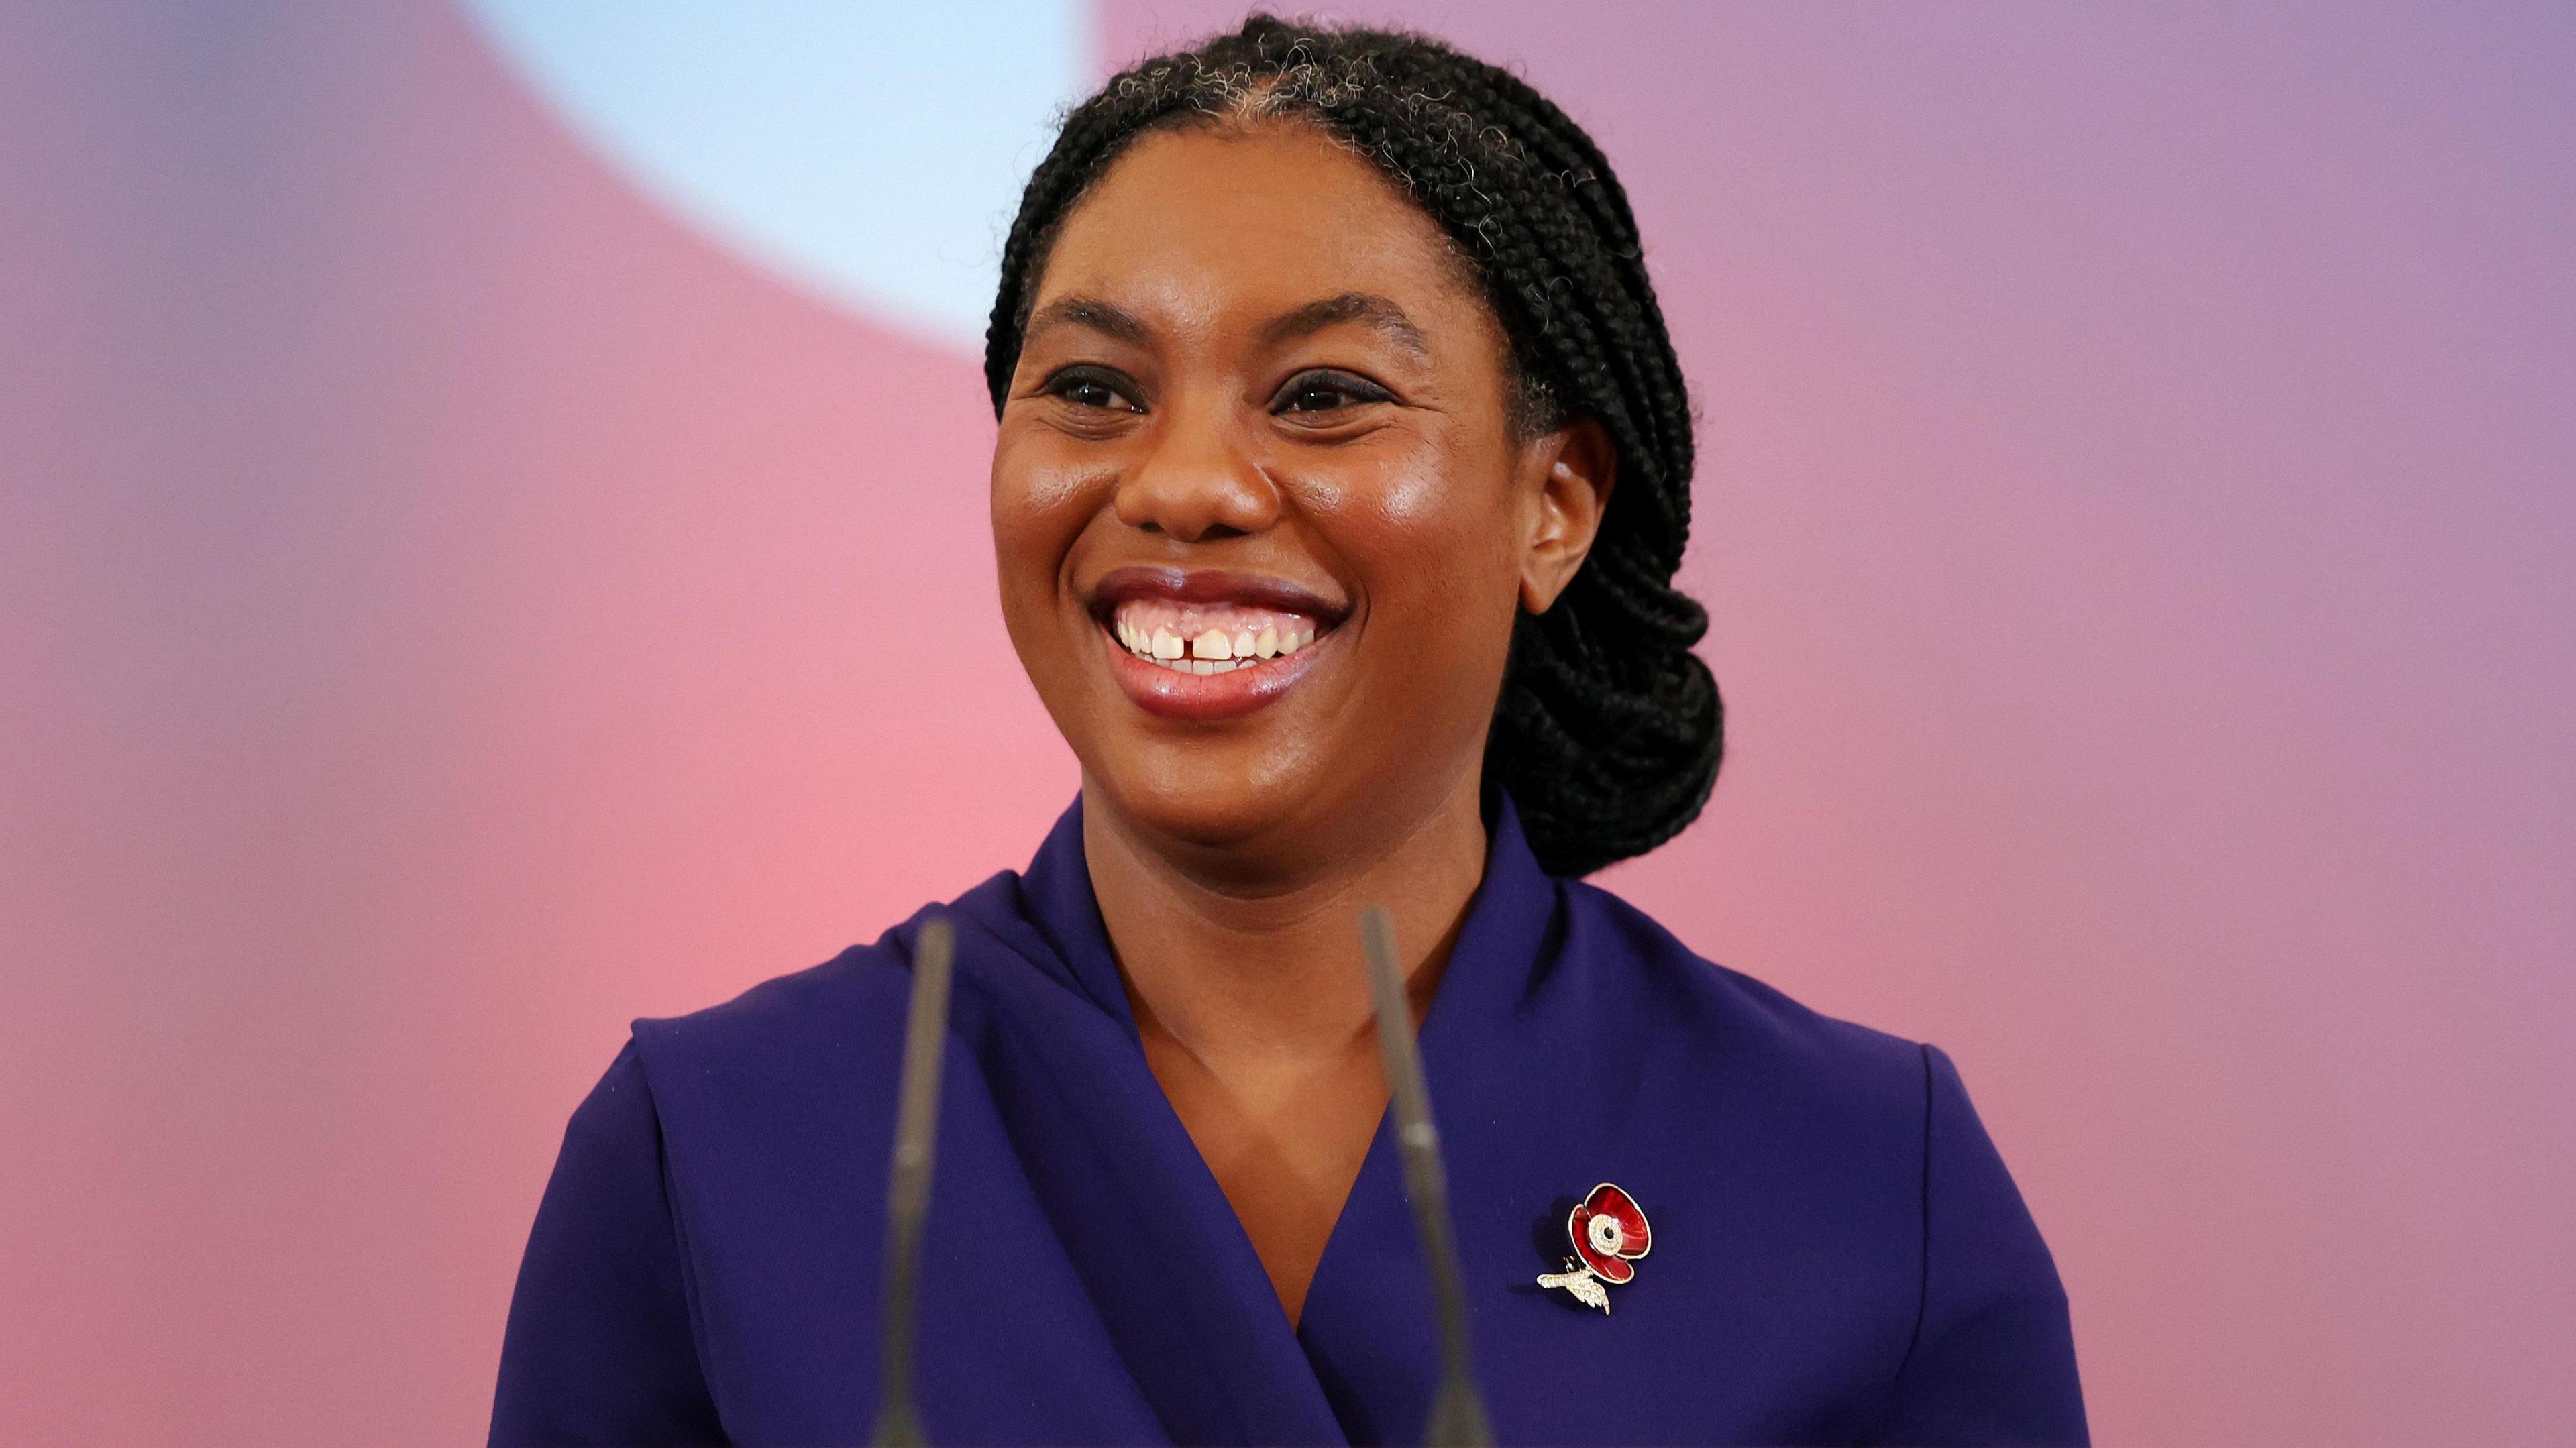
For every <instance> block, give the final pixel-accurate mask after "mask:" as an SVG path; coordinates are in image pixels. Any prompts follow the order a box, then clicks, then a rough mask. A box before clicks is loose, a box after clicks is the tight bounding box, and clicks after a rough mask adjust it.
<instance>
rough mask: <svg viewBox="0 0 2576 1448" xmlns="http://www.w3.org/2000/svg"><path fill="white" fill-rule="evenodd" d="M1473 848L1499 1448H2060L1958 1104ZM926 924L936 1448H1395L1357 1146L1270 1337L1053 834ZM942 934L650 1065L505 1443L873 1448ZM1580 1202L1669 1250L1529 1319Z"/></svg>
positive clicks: (1465, 1205) (1469, 1264) (522, 1377)
mask: <svg viewBox="0 0 2576 1448" xmlns="http://www.w3.org/2000/svg"><path fill="white" fill-rule="evenodd" d="M1492 835H1493V844H1492V848H1491V852H1490V855H1489V858H1488V861H1487V865H1486V874H1485V880H1484V884H1483V886H1482V887H1481V888H1480V889H1479V890H1478V892H1477V895H1476V900H1475V903H1474V904H1473V906H1472V907H1471V909H1470V913H1469V915H1468V919H1467V924H1466V926H1465V928H1464V930H1463V931H1462V932H1461V933H1460V936H1459V940H1458V945H1457V949H1456V953H1455V955H1454V956H1453V957H1452V959H1451V962H1450V965H1449V969H1448V973H1447V975H1446V976H1445V977H1444V978H1443V979H1442V981H1441V985H1440V991H1439V995H1438V997H1437V998H1436V1000H1435V1001H1434V1002H1433V1005H1432V1008H1431V1011H1430V1014H1429V1016H1428V1017H1427V1018H1426V1020H1425V1022H1424V1025H1423V1030H1422V1050H1423V1058H1424V1063H1425V1067H1426V1070H1427V1072H1428V1075H1429V1078H1430V1083H1431V1092H1432V1099H1433V1106H1434V1111H1435V1113H1436V1114H1437V1117H1438V1120H1439V1125H1440V1130H1441V1134H1442V1138H1443V1146H1444V1150H1445V1154H1446V1157H1447V1160H1448V1167H1449V1176H1450V1189H1451V1192H1452V1197H1453V1201H1452V1208H1453V1210H1454V1212H1455V1214H1456V1217H1457V1228H1458V1240H1459V1250H1460V1252H1461V1255H1462V1259H1463V1262H1464V1265H1465V1269H1466V1277H1467V1283H1468V1290H1469V1294H1470V1303H1469V1306H1470V1310H1471V1312H1472V1314H1473V1328H1474V1333H1475V1351H1476V1361H1477V1366H1478V1371H1479V1377H1480V1379H1481V1380H1482V1382H1483V1385H1484V1389H1485V1393H1486V1396H1487V1399H1488V1401H1489V1402H1490V1404H1491V1406H1492V1409H1493V1417H1494V1424H1495V1429H1496V1432H1497V1434H1498V1436H1499V1437H1500V1439H1501V1440H1502V1441H1503V1442H1506V1443H1629V1444H1653V1443H1853V1442H1889V1443H1915V1444H1942V1443H2078V1442H2082V1441H2084V1437H2085V1428H2084V1410H2083V1402H2082V1396H2081V1393H2080V1391H2079V1389H2078V1387H2077V1383H2076V1372H2075V1358H2074V1348H2073V1344H2072V1341H2071V1339H2070V1337H2069V1334H2068V1330H2067V1316H2066V1299H2065V1295H2064V1293H2063V1291H2062V1290H2061V1288H2060V1287H2059V1284H2058V1280H2057V1273H2056V1269H2055V1267H2054V1265H2053V1264H2052V1263H2051V1262H2050V1259H2049V1255H2048V1249H2047V1248H2046V1246H2045V1245H2043V1244H2042V1242H2041V1240H2040V1237H2039V1233H2038V1230H2037V1229H2036V1228H2035V1227H2034V1226H2033V1224H2032V1222H2031V1219H2030V1215H2029V1213H2028V1212H2027V1211H2026V1210H2025V1209H2024V1208H2023V1206H2022V1203H2021V1198H2020V1196H2019V1194H2018V1193H2016V1192H2015V1191H2014V1189H2013V1185H2012V1180H2011V1177H2010V1176H2009V1175H2008V1174H2007V1173H2006V1171H2005V1169H2004V1165H2003V1162H2002V1159H2001V1158H2000V1157H1998V1156H1997V1155H1996V1153H1995V1149H1994V1146H1993V1144H1992V1143H1991V1142H1990V1141H1988V1139H1987V1138H1986V1135H1985V1132H1984V1130H1983V1129H1982V1128H1981V1127H1980V1126H1979V1125H1978V1123H1977V1118H1976V1114H1975V1112H1974V1110H1973V1109H1972V1108H1971V1107H1970V1106H1969V1104H1968V1098H1967V1095H1966V1093H1965V1091H1964V1090H1963V1089H1962V1088H1961V1086H1960V1084H1959V1078H1958V1074H1957V1072H1956V1071H1955V1070H1954V1069H1953V1068H1952V1066H1951V1064H1950V1062H1949V1060H1948V1058H1947V1057H1945V1056H1943V1055H1941V1053H1940V1052H1938V1051H1936V1050H1933V1049H1932V1048H1930V1047H1927V1046H1917V1045H1914V1044H1911V1043H1908V1042H1905V1041H1900V1040H1897V1039H1895V1038H1894V1037H1890V1036H1886V1035H1881V1034H1879V1033H1877V1032H1874V1031H1869V1030H1864V1029H1862V1028H1860V1027H1857V1026H1851V1025H1846V1024H1844V1023H1842V1022H1839V1021H1834V1020H1829V1019H1826V1018H1824V1017H1822V1016H1818V1015H1816V1014H1815V1013H1813V1012H1811V1011H1808V1010H1806V1009H1804V1008H1803V1007H1801V1006H1799V1005H1797V1004H1796V1003H1794V1002H1792V1001H1790V1000H1789V999H1787V998H1786V997H1784V996H1782V995H1781V994H1779V993H1778V992H1777V991H1774V990H1771V989H1770V988H1768V987H1766V986H1763V985H1761V984H1760V983H1758V982H1756V981H1753V980H1750V979H1748V978H1746V977H1744V976H1741V975H1737V974H1734V973H1732V972H1729V971H1726V970H1722V969H1720V968H1718V967H1716V966H1713V965H1710V964H1709V963H1707V962H1706V961H1703V960H1701V959H1699V958H1698V957H1696V956H1694V955H1692V954H1691V953H1690V951H1688V950H1687V949H1685V948H1684V947H1683V946H1682V945H1681V944H1680V942H1678V941H1676V940H1675V939H1673V937H1672V936H1670V935H1669V934H1667V933H1666V932H1665V931H1664V930H1663V929H1662V928H1660V927H1659V926H1657V925H1656V924H1655V923H1654V922H1653V921H1651V920H1648V919H1647V918H1645V917H1644V916H1643V915H1640V914H1638V913H1637V912H1636V911H1635V910H1633V909H1631V908H1629V907H1628V906H1627V905H1626V904H1624V903H1623V902H1621V901H1620V900H1618V899H1617V898H1616V897H1614V896H1612V895H1609V894H1607V893H1606V892H1603V891H1601V890H1597V889H1594V888H1592V887H1590V886H1587V885H1584V884H1581V883H1578V882H1573V881H1565V880H1558V879H1552V878H1550V877H1548V876H1546V875H1544V874H1542V873H1540V871H1539V869H1538V865H1537V862H1536V861H1535V859H1534V858H1533V857H1532V856H1531V854H1530V852H1529V848H1528V845H1527V844H1526V842H1525V841H1524V840H1523V839H1522V837H1521V833H1520V829H1519V825H1518V823H1517V821H1516V820H1515V819H1514V817H1513V815H1512V812H1511V809H1510V806H1509V803H1508V802H1507V801H1503V802H1498V804H1497V807H1496V810H1495V814H1494V828H1493V831H1492ZM948 911H949V914H950V915H951V916H952V918H954V919H955V920H956V922H957V925H958V948H957V974H956V987H955V1002H954V1016H953V1020H952V1023H951V1029H952V1031H953V1035H952V1042H951V1047H950V1051H949V1054H948V1058H947V1073H946V1087H945V1092H944V1096H943V1099H942V1102H941V1112H940V1142H939V1158H938V1167H937V1176H936V1179H935V1183H934V1187H933V1193H932V1220H931V1224H930V1227H929V1229H928V1232H927V1234H926V1246H925V1250H924V1290H923V1300H922V1314H921V1329H920V1331H921V1346H922V1350H921V1357H920V1371H921V1402H922V1412H923V1417H924V1419H925V1422H926V1425H927V1427H928V1430H929V1432H930V1435H931V1436H932V1438H933V1439H934V1440H935V1441H940V1442H949V1443H958V1444H1017V1443H1086V1444H1123V1443H1174V1442H1177V1443H1196V1444H1299V1443H1344V1442H1348V1443H1354V1444H1374V1443H1412V1442H1418V1441H1419V1440H1420V1437H1421V1432H1422V1427H1423V1422H1424V1419H1425V1417H1426V1415H1427V1413H1428V1411H1429V1404H1430V1393H1431V1387H1432V1384H1433V1381H1434V1366H1435V1363H1436V1361H1437V1346H1436V1343H1435V1341H1434V1336H1433V1331H1434V1329H1433V1317H1432V1311H1431V1301H1430V1288H1429V1279H1428V1275H1427V1273H1426V1271H1425V1269H1424V1266H1423V1262H1422V1259H1421V1255H1420V1251H1419V1248H1418V1246H1417V1244H1416V1242H1415V1240H1414V1233H1413V1227H1412V1222H1411V1219H1410V1216H1409V1214H1408V1211H1407V1208H1406V1206H1405V1202H1404V1197H1403V1188H1402V1179H1401V1178H1402V1173H1401V1169H1400V1165H1399V1163H1398V1161H1397V1160H1396V1157H1395V1154H1394V1143H1393V1141H1392V1139H1391V1137H1390V1135H1389V1133H1388V1131H1387V1130H1386V1129H1385V1128H1384V1126H1383V1125H1382V1126H1381V1128H1380V1130H1379V1133H1378V1136H1377V1139H1376V1140H1375V1141H1374V1142H1373V1143H1372V1144H1371V1145H1370V1148H1369V1154H1368V1158H1367V1161H1366V1163H1365V1164H1364V1165H1363V1166H1362V1167H1361V1170H1360V1175H1359V1179H1358V1181H1357V1183H1356V1184H1355V1185H1354V1186H1353V1188H1352V1191H1351V1197H1350V1201H1349V1203H1348V1205H1347V1206H1346V1207H1345V1208H1344V1209H1343V1213H1342V1216H1341V1219H1340V1221H1339V1222H1338V1224H1337V1225H1336V1226H1335V1228H1334V1231H1333V1235H1332V1239H1331V1241H1330V1243H1329V1245H1328V1246H1327V1247H1326V1249H1325V1252H1324V1257H1323V1261H1322V1263H1321V1265H1320V1266H1319V1267H1318V1269H1317V1271H1316V1274H1315V1280H1314V1285H1313V1287H1312V1290H1311V1292H1310V1293H1309V1295H1308V1298H1307V1302H1306V1309H1305V1318H1304V1322H1303V1324H1302V1325H1301V1326H1300V1327H1298V1328H1295V1329H1292V1328H1291V1326H1290V1324H1289V1323H1288V1321H1287V1318H1286V1317H1285V1315H1284V1314H1282V1313H1281V1312H1280V1310H1279V1305H1278V1301H1277V1299H1276V1298H1275V1297H1274V1296H1273V1295H1272V1293H1271V1289H1270V1284H1269V1280H1268V1278H1267V1277H1266V1276H1265V1275H1264V1274H1263V1272H1262V1269H1261V1264H1260V1261H1259V1259H1258V1258H1257V1257H1256V1256H1255V1255H1254V1253H1253V1250H1252V1246H1251V1243H1250V1241H1249V1240H1248V1239H1247V1238H1246V1237H1245V1236H1244V1234H1243V1231H1242V1228H1241V1227H1240V1226H1239V1225H1238V1224H1237V1222H1236V1220H1235V1217H1234V1214H1233V1212H1232V1210H1231V1209H1230V1208H1229V1207H1228V1206H1227V1204H1226V1201H1225V1198H1224V1195H1223V1194H1222V1193H1221V1192H1220V1191H1219V1190H1218V1188H1217V1185H1216V1181H1215V1179H1214V1178H1213V1177H1212V1176H1210V1175H1209V1173H1208V1170H1207V1168H1206V1165H1205V1164H1204V1163H1203V1162H1202V1161H1201V1159H1200V1157H1199V1155H1198V1152H1197V1150H1196V1149H1195V1148H1194V1147H1193V1146H1192V1145H1191V1142H1190V1139H1189V1136H1188V1134H1187V1133H1186V1132H1185V1131H1183V1129H1182V1127H1181V1124H1180V1122H1179V1120H1178V1118H1176V1117H1175V1116H1174V1115H1173V1114H1172V1110H1171V1107H1170V1105H1169V1104H1168V1103H1167V1102H1166V1101H1165V1099H1164V1097H1163V1094H1162V1091H1161V1089H1160V1087H1159V1086H1158V1085H1157V1084H1156V1083H1155V1081H1154V1078H1153V1076H1152V1074H1151V1073H1150V1072H1149V1071H1148V1070H1147V1069H1146V1066H1145V1060H1144V1056H1143V1054H1142V1052H1141V1050H1140V1049H1139V1046H1138V1043H1137V1037H1136V1028H1135V1024H1134V1021H1133V1019H1132V1018H1131V1017H1130V1015H1129V1013H1128V1009H1127V1002H1126V996H1125V992H1124V991H1123V989H1122V988H1121V986H1120V984H1119V979H1118V972H1117V966H1116V963H1115V961H1114V959H1113V958H1112V956H1111V954H1110V949H1109V943H1108V939H1107V936H1106V933H1105V932H1104V931H1103V929H1102V927H1101V923H1100V915H1099V909H1098V906H1097V905H1096V903H1095V902H1094V900H1093V898H1092V894H1091V886H1090V879H1089V876H1088V873H1087V872H1086V870H1085V868H1084V865H1083V859H1082V848H1081V805H1080V803H1079V802H1078V801H1077V802H1076V804H1075V806H1074V807H1073V808H1072V809H1070V810H1068V811H1067V812H1066V813H1065V815H1064V817H1063V819H1062V820H1061V821H1059V822H1058V824H1057V826H1056V828H1055V830H1054V832H1053V833H1052V834H1050V835H1049V836H1048V838H1047V841H1046V843H1045V845H1044V846H1043V847H1042V848H1041V849H1040V850H1039V851H1038V855H1037V858H1036V860H1035V862H1034V863H1032V864H1031V866H1030V867H1029V870H1028V872H1027V873H1026V874H1025V875H1013V874H1009V873H1004V874H1001V875H997V876H995V877H994V878H993V879H991V880H989V881H986V882H985V883H984V884H983V885H981V886H978V887H977V888H976V889H975V890H973V891H972V892H970V893H969V894H967V895H966V896H965V897H964V898H963V899H961V900H959V901H957V902H956V903H955V904H954V905H953V906H950V907H948ZM929 913H930V912H927V911H925V912H924V914H923V915H921V916H916V917H915V918H914V919H913V920H912V921H909V922H907V923H906V924H904V925H903V926H901V927H899V928H897V929H896V930H894V931H892V932H890V933H889V934H888V935H887V936H886V937H885V938H884V939H882V940H880V941H878V942H877V943H876V944H875V945H871V946H861V947H857V948H854V949H852V950H849V951H847V952H845V953H844V954H842V955H841V956H840V957H839V958H837V959H835V960H833V961H831V962H830V963H828V964H826V965H823V966H820V967H817V968H815V969H813V970H809V971H805V972H803V973H801V974H797V975H792V976H787V977H784V978H781V979H778V980H774V981H771V982H768V983H767V984H765V985H762V986H759V987H757V988H755V989H753V990H751V991H749V992H747V993H745V994H744V995H743V996H741V997H740V998H739V999H736V1000H734V1001H732V1002H730V1003H728V1004H726V1005H722V1006H718V1007H716V1008H714V1009H712V1010H708V1011H702V1012H699V1013H698V1014H696V1015H692V1016H685V1017H682V1018H679V1019H677V1020H661V1021H638V1022H637V1023H636V1025H635V1035H634V1040H633V1042H632V1043H631V1044H630V1045H629V1046H628V1047H627V1048H626V1050H625V1051H624V1052H623V1053H622V1054H620V1055H619V1057H618V1058H617V1061H616V1063H615V1064H614V1065H612V1066H611V1067H610V1068H609V1072H608V1075H607V1077H606V1079H604V1080H603V1081H602V1082H601V1083H600V1086H599V1089H598V1090H597V1091H595V1092H593V1093H592V1095H591V1097H590V1099H589V1100H588V1101H586V1102H584V1103H583V1104H582V1106H581V1108H580V1110H579V1111H577V1112H576V1113H575V1114H574V1116H573V1121H572V1125H571V1128H570V1129H569V1130H568V1131H567V1132H566V1134H565V1139H564V1150H563V1156H562V1159H561V1161H560V1162H559V1163H558V1164H557V1166H556V1168H555V1175H554V1179H553V1181H552V1183H551V1184H550V1185H549V1186H548V1188H547V1191H546V1197H545V1202H544V1205H543V1206H542V1207H541V1208H540V1209H539V1212H538V1216H537V1223H536V1228H535V1231H534V1233H533V1234H532V1236H531V1238H530V1241H529V1245H528V1255H527V1259H526V1262H525V1264H524V1265H523V1266H522V1268H521V1270H520V1278H519V1287H518V1293H517V1296H516V1298H515V1299H514V1301H513V1302H512V1304H511V1309H510V1323H509V1336H508V1340H507V1343H506V1345H505V1347H504V1349H503V1353H502V1363H501V1380H500V1390H499V1393H498V1396H497V1399H496V1401H495V1404H494V1408H493V1420H492V1441H493V1442H494V1443H496V1444H509V1445H517V1444H535V1443H597V1444H642V1443H711V1442H731V1443H737V1444H745V1445H749V1444H781V1445H785V1444H799V1445H812V1444H825V1443H860V1442H864V1441H866V1439H867V1436H868V1432H869V1429H870V1427H871V1425H872V1421H873V1415H874V1410H875V1404H874V1401H873V1399H874V1396H875V1390H876V1382H877V1371H878V1369H877V1344H876V1334H877V1310H878V1306H877V1290H878V1271H879V1263H878V1254H879V1252H880V1250H881V1243H882V1242H883V1239H884V1230H885V1229H884V1200H885V1167H886V1162H887V1157H888V1153H889V1151H890V1147H891V1142H892V1136H893V1123H894V1095H895V1078H896V1069H897V1060H898V1057H899V1056H900V1054H901V1049H902V1035H903V1022H904V1002H905V993H906V990H907V989H908V986H909V981H910V976H909V974H908V968H907V962H908V960H909V952H910V949H911V946H912V942H913V940H914V936H915V933H916V931H917V930H918V929H919V926H920V924H921V921H922V920H923V919H924V918H926V917H927V915H928V914H929ZM1359 968H1360V966H1359V960H1358V951H1357V942H1356V936H1355V937H1354V944H1353V957H1352V969H1353V970H1354V971H1356V970H1358V969H1359ZM1604 1181H1611V1182H1616V1183H1618V1184H1619V1185H1620V1186H1622V1187H1624V1188H1626V1189H1627V1190H1628V1191H1629V1192H1630V1193H1631V1194H1633V1195H1634V1196H1635V1198H1636V1200H1637V1201H1638V1202H1639V1203H1640V1204H1641V1205H1642V1206H1643V1208H1644V1209H1645V1211H1646V1213H1647V1215H1648V1218H1649V1220H1650V1221H1651V1223H1652V1225H1653V1230H1654V1245H1653V1250H1652V1251H1651V1252H1650V1253H1649V1254H1648V1255H1647V1256H1645V1257H1644V1258H1642V1259H1639V1260H1638V1262H1637V1263H1636V1267H1637V1275H1636V1279H1635V1280H1634V1281H1633V1282H1631V1283H1629V1284H1627V1285H1625V1286H1620V1287H1614V1288H1611V1289H1610V1294H1611V1306H1612V1311H1611V1312H1610V1313H1609V1314H1608V1315H1607V1316H1604V1315H1602V1314H1600V1313H1597V1312H1594V1311H1591V1310H1589V1309H1586V1308H1582V1307H1578V1306H1576V1305H1574V1304H1573V1303H1572V1302H1571V1301H1570V1300H1569V1299H1568V1298H1567V1296H1566V1294H1564V1293H1562V1292H1552V1291H1545V1290H1542V1289H1540V1288H1539V1287H1538V1286H1537V1285H1536V1282H1535V1280H1534V1279H1535V1278H1536V1277H1537V1275H1538V1274H1539V1273H1542V1272H1554V1271H1557V1270H1560V1268H1561V1266H1562V1259H1563V1258H1564V1257H1565V1256H1566V1255H1567V1252H1568V1245H1567V1243H1566V1241H1565V1219H1566V1214H1567V1212H1568V1211H1569V1210H1570V1209H1571V1208H1572V1206H1573V1205H1574V1204H1575V1203H1576V1202H1577V1201H1579V1200H1580V1199H1581V1198H1582V1196H1583V1195H1584V1193H1586V1192H1588V1191H1589V1190H1591V1188H1592V1187H1593V1186H1594V1184H1596V1183H1599V1182H1604Z"/></svg>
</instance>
